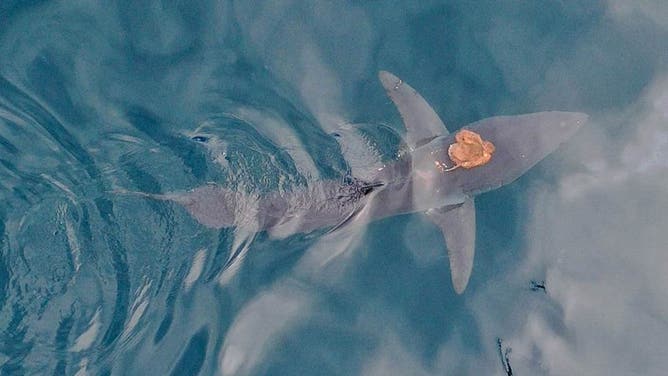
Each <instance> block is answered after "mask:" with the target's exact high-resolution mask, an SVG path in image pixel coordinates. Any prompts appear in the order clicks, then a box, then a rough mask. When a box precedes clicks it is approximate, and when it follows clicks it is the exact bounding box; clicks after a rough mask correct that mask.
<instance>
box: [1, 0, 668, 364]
mask: <svg viewBox="0 0 668 376" xmlns="http://www.w3.org/2000/svg"><path fill="white" fill-rule="evenodd" d="M667 37H668V7H667V6H666V5H663V2H661V1H659V0H657V1H644V2H637V4H636V2H626V1H622V0H608V1H598V2H593V1H592V2H581V1H523V2H498V1H478V2H448V1H420V2H399V1H365V2H355V1H310V2H304V1H290V0H281V1H273V2H266V3H265V4H264V5H257V4H255V2H227V1H217V2H214V1H199V2H190V1H172V2H167V1H164V2H142V3H141V4H139V3H138V2H132V1H116V2H103V1H95V0H82V1H73V2H65V1H52V2H48V1H3V2H2V3H0V194H1V201H0V233H2V236H1V237H0V249H1V254H0V255H1V258H0V304H1V313H0V373H1V374H8V375H14V374H17V375H20V374H39V375H42V374H54V375H61V374H72V375H74V374H77V375H110V374H114V375H126V374H138V375H144V374H153V375H196V374H200V375H214V374H223V375H316V374H317V375H353V374H363V375H442V374H447V375H505V374H508V373H509V371H508V364H506V365H504V364H503V358H504V356H503V354H504V353H505V354H507V357H508V363H509V364H510V366H512V371H513V373H514V374H516V375H577V374H580V375H627V374H643V375H660V374H663V373H664V372H665V369H666V368H667V367H668V364H667V363H668V361H666V359H668V350H667V349H668V346H667V345H668V342H667V341H666V339H665V338H668V321H667V319H666V318H667V317H668V297H667V296H666V293H665V288H664V287H665V286H668V277H666V273H665V270H666V268H668V252H666V248H665V247H666V246H665V245H666V244H668V235H666V234H665V230H664V229H665V228H667V226H668V217H666V216H665V214H664V213H665V212H666V211H665V209H668V200H667V199H666V194H665V193H666V188H665V187H666V186H668V168H667V167H668V163H667V162H666V161H667V160H668V152H667V151H666V150H668V125H667V124H668V75H667V73H668V49H666V48H665V41H666V40H668V38H667ZM381 69H384V70H388V71H391V72H393V73H395V74H397V75H398V76H399V77H401V78H403V79H404V80H406V81H407V82H409V83H410V84H411V85H412V86H413V87H415V88H416V89H417V90H418V91H419V92H420V93H421V94H422V95H423V96H424V97H425V98H426V99H427V101H429V102H430V103H431V105H432V106H433V107H434V109H435V110H436V111H437V112H438V113H439V115H440V116H441V117H442V118H443V120H444V122H445V123H446V125H448V127H449V128H450V129H451V130H455V129H458V128H459V127H461V126H463V125H465V124H467V123H470V122H472V121H475V120H479V119H482V118H486V117H490V116H495V115H503V114H519V113H528V112H536V111H543V110H564V111H582V112H587V113H588V114H590V116H591V121H590V123H589V124H588V125H587V127H586V128H585V129H583V130H581V132H580V133H579V134H578V136H577V137H575V138H574V139H573V140H572V142H569V143H568V144H567V145H565V146H564V147H562V148H561V149H559V150H558V151H557V152H556V153H555V154H553V155H552V156H550V157H549V158H548V159H546V160H545V161H543V162H542V163H540V164H539V165H538V166H537V167H535V168H534V169H533V170H531V171H530V172H529V173H528V174H526V175H525V176H523V177H522V178H521V179H519V180H518V181H516V182H514V183H513V184H510V185H508V186H505V187H503V188H501V189H499V190H496V191H493V192H490V193H486V194H484V195H481V196H479V197H477V199H476V204H477V213H476V214H477V222H478V232H477V245H476V259H475V263H474V270H473V274H472V277H471V281H470V283H469V286H468V288H467V290H466V291H465V292H464V294H462V295H456V294H455V293H454V291H453V290H452V287H451V283H450V274H449V269H448V260H447V256H446V251H445V246H444V244H443V240H442V238H441V235H440V233H439V232H438V230H437V229H436V228H434V226H433V225H431V224H430V223H429V222H428V221H426V220H425V219H424V218H422V217H421V216H420V215H404V216H398V217H392V218H388V219H385V220H382V221H379V222H374V223H371V224H369V225H366V226H364V225H359V226H353V228H348V229H344V230H345V231H335V232H333V233H329V234H328V233H326V232H325V231H316V232H314V233H311V234H296V235H292V236H289V237H286V238H283V239H274V238H271V237H269V236H268V235H267V234H266V233H262V232H260V233H255V232H254V231H252V229H247V228H227V229H222V230H215V229H210V228H207V227H205V226H203V225H202V224H200V223H198V222H197V221H196V220H194V219H193V218H192V217H191V216H190V215H189V214H188V213H187V212H186V211H185V210H184V209H183V208H182V207H180V206H179V205H177V204H175V203H172V202H169V201H158V200H151V199H148V198H146V197H142V196H139V195H131V194H130V195H128V194H125V193H123V192H126V191H133V192H144V193H150V194H158V193H172V192H177V193H178V192H186V191H188V190H190V189H193V188H197V187H200V186H202V185H205V184H207V183H211V182H215V183H217V184H220V185H222V186H225V187H230V188H233V189H238V190H247V191H253V192H269V191H273V190H287V189H290V188H291V187H299V186H304V185H308V184H309V183H310V182H314V181H319V180H322V179H332V178H333V179H339V178H341V179H343V178H344V177H345V176H346V175H347V174H349V173H350V172H351V171H352V172H355V173H361V174H363V173H364V172H365V171H368V170H369V168H373V166H374V163H378V161H377V160H378V159H381V160H388V159H392V158H394V156H395V155H396V152H397V150H398V148H399V137H400V135H401V134H403V132H404V129H403V125H402V124H401V119H400V118H399V115H398V113H397V112H396V109H395V108H394V107H393V105H392V103H391V102H390V101H389V100H388V99H387V97H386V96H385V94H384V92H383V90H382V87H381V86H380V84H379V82H378V80H377V72H378V70H381ZM355 130H359V131H360V132H362V133H363V134H365V135H366V137H364V138H362V139H355V138H354V137H352V138H351V137H347V136H346V135H350V134H358V133H355V132H356V131H355ZM334 134H337V135H339V136H343V137H335V136H334ZM340 138H343V140H344V141H341V140H339V139H340ZM532 281H534V282H538V283H541V282H542V281H544V284H545V287H546V288H545V290H544V291H543V290H541V289H537V291H533V290H532V288H531V287H532ZM534 290H536V289H535V288H534ZM498 339H501V342H500V344H501V345H500V346H501V349H499V342H498ZM508 349H512V351H508V352H506V351H507V350H508Z"/></svg>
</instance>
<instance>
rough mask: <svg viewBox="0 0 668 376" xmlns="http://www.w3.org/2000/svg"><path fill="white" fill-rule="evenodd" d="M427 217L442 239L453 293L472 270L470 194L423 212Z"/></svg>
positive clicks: (462, 288) (473, 240)
mask: <svg viewBox="0 0 668 376" xmlns="http://www.w3.org/2000/svg"><path fill="white" fill-rule="evenodd" d="M425 214H427V217H428V218H429V219H430V220H431V221H432V222H433V223H434V224H435V225H437V226H438V227H439V228H440V229H441V232H442V233H443V237H444V238H445V244H446V246H447V248H448V258H449V259H450V274H451V276H452V285H453V287H454V289H455V292H456V293H457V294H461V293H462V292H464V289H466V285H467V284H468V282H469V277H470V276H471V269H473V256H474V253H475V204H474V203H473V198H472V197H467V198H466V200H465V201H464V203H462V204H460V205H456V206H454V207H453V206H452V205H449V206H444V207H441V208H438V209H429V210H427V211H426V213H425Z"/></svg>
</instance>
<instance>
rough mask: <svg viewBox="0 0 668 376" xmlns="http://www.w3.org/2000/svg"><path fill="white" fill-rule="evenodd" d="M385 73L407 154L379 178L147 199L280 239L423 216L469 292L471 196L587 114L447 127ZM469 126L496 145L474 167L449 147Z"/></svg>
mask: <svg viewBox="0 0 668 376" xmlns="http://www.w3.org/2000/svg"><path fill="white" fill-rule="evenodd" d="M378 77H379V79H380V83H381V84H382V86H383V88H384V89H385V92H386V93H387V95H388V96H389V98H390V100H391V101H392V102H393V103H394V105H395V106H396V108H397V109H398V112H399V114H400V116H401V118H402V120H403V123H404V126H405V129H406V133H405V136H404V138H405V143H406V145H407V149H408V153H407V155H406V157H405V158H401V159H400V160H397V161H393V162H392V163H388V164H386V165H384V166H383V168H380V169H378V171H376V173H375V174H374V176H372V177H365V178H361V177H355V176H352V177H351V178H350V179H345V180H344V181H342V180H340V179H331V180H320V181H315V182H312V183H309V184H308V185H307V186H305V187H296V188H295V189H292V190H288V191H281V192H278V191H276V192H269V193H262V194H251V193H248V192H239V191H235V190H232V189H228V188H225V187H222V186H219V185H216V184H207V185H204V186H201V187H198V188H195V189H193V190H190V191H188V192H185V193H183V192H182V193H168V194H161V195H157V194H144V195H145V196H147V197H151V198H153V199H159V200H168V201H173V202H175V203H177V204H179V205H181V206H183V207H184V208H185V209H186V210H187V211H188V212H189V213H190V215H192V216H193V217H194V218H195V219H196V220H197V221H199V222H200V223H201V224H202V225H204V226H207V227H210V228H214V229H222V228H227V227H233V226H245V227H246V228H250V229H252V230H253V231H255V232H260V231H267V232H268V233H269V235H270V236H274V237H285V236H288V235H291V234H297V233H309V232H313V231H314V230H318V229H322V228H329V231H334V230H337V229H339V228H341V227H343V226H348V225H350V224H351V223H355V222H357V221H358V219H361V218H364V219H365V220H367V221H376V220H380V219H383V218H387V217H391V216H397V215H403V214H409V213H422V214H423V215H425V216H426V217H427V218H428V219H429V221H431V222H432V223H433V224H434V225H435V226H436V227H438V229H440V231H441V233H442V234H443V238H444V240H445V245H446V249H447V253H448V260H449V263H450V274H451V280H452V286H453V288H454V291H455V292H456V293H457V294H462V293H463V292H464V290H465V289H466V286H467V284H468V281H469V279H470V276H471V272H472V269H473V260H474V254H475V240H476V210H475V203H474V197H475V196H476V195H479V194H481V193H485V192H488V191H490V190H493V189H497V188H499V187H502V186H504V185H506V184H509V183H511V182H513V181H515V180H516V179H517V178H519V177H520V176H522V175H523V174H524V173H525V172H527V171H528V170H529V169H530V168H532V167H533V166H534V165H536V164H537V163H538V162H540V161H541V160H543V159H544V158H545V157H546V156H548V155H549V154H551V153H552V152H554V151H555V150H556V149H557V148H558V147H559V146H560V145H561V144H562V143H564V142H566V141H567V140H569V139H570V138H571V137H573V135H574V134H575V133H576V132H577V131H578V129H579V128H580V127H581V126H582V125H583V124H585V123H586V122H587V119H588V115H586V114H584V113H580V112H562V111H548V112H538V113H529V114H522V115H515V116H497V117H491V118H487V119H483V120H479V121H476V122H474V123H472V124H468V125H465V126H464V127H463V128H462V129H461V130H460V131H459V132H457V133H450V132H449V131H448V129H447V128H446V126H445V125H444V123H443V121H442V120H441V119H440V118H439V116H438V115H437V114H436V112H435V111H434V109H433V108H432V107H431V106H430V105H429V104H428V103H427V101H426V100H425V99H424V98H423V97H422V96H421V95H420V94H419V93H418V92H417V91H416V90H415V89H413V88H412V87H411V86H410V85H409V84H407V83H406V82H404V81H403V80H401V79H399V78H398V77H397V76H395V75H394V74H392V73H390V72H387V71H380V72H379V74H378ZM463 131H467V132H469V133H470V134H473V135H475V136H476V137H477V136H479V138H480V139H482V140H487V141H485V142H487V144H485V145H493V147H492V148H491V149H490V151H492V149H493V153H488V154H486V155H485V158H484V161H483V162H481V163H478V164H474V165H472V166H465V163H463V162H462V161H458V160H457V158H456V157H455V156H454V155H453V153H452V151H453V145H455V144H457V143H458V141H460V140H461V137H459V136H461V135H462V133H461V132H463ZM458 137H459V138H458ZM490 147H491V146H490ZM454 154H456V153H454Z"/></svg>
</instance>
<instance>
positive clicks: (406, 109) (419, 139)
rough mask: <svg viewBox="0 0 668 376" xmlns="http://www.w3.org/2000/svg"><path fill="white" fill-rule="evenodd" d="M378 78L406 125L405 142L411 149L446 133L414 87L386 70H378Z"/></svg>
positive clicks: (436, 116) (441, 123)
mask: <svg viewBox="0 0 668 376" xmlns="http://www.w3.org/2000/svg"><path fill="white" fill-rule="evenodd" d="M378 78H379V79H380V82H381V83H382V84H383V87H384V88H385V91H386V92H387V95H388V96H389V97H390V99H392V102H394V105H395V106H397V109H398V110H399V114H401V118H402V119H403V121H404V125H405V126H406V142H407V143H408V146H409V147H410V148H411V149H416V148H418V147H420V146H422V145H424V144H426V143H428V142H429V141H431V140H433V139H434V138H436V137H439V136H445V135H447V134H448V130H447V128H445V125H444V124H443V122H442V121H441V119H440V118H439V117H438V115H437V114H436V112H434V110H433V109H432V108H431V106H429V103H427V101H425V100H424V98H422V96H421V95H420V94H419V93H418V92H417V91H415V89H413V88H412V87H411V86H410V85H408V84H407V83H405V82H403V81H402V80H401V79H399V78H398V77H397V76H395V75H393V74H392V73H390V72H387V71H380V72H378Z"/></svg>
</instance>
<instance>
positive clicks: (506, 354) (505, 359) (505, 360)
mask: <svg viewBox="0 0 668 376" xmlns="http://www.w3.org/2000/svg"><path fill="white" fill-rule="evenodd" d="M496 346H497V347H498V348H499V357H500V358H501V365H502V366H503V370H504V371H505V372H506V375H507V376H513V369H512V368H511V367H510V353H511V352H512V351H513V349H511V348H510V347H506V349H505V350H504V349H503V341H502V340H501V338H497V339H496Z"/></svg>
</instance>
